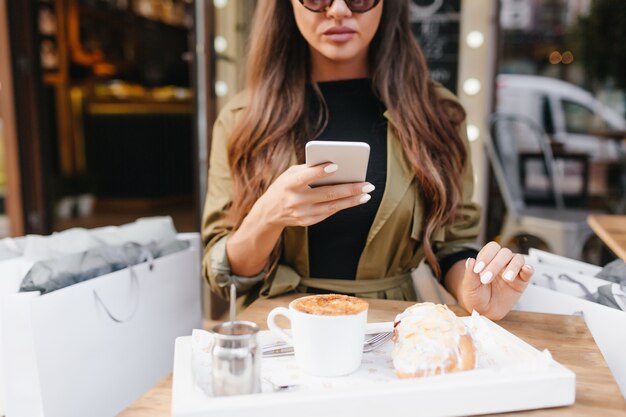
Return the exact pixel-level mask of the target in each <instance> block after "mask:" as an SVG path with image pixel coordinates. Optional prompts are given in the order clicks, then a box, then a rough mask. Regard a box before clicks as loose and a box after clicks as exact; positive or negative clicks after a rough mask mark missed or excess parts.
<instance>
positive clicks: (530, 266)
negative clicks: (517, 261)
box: [524, 265, 533, 272]
mask: <svg viewBox="0 0 626 417" xmlns="http://www.w3.org/2000/svg"><path fill="white" fill-rule="evenodd" d="M524 269H525V270H527V271H528V272H531V271H532V270H533V266H532V265H524Z"/></svg>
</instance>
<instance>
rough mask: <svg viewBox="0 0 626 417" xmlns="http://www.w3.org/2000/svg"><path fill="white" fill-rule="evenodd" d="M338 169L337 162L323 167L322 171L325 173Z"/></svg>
mask: <svg viewBox="0 0 626 417" xmlns="http://www.w3.org/2000/svg"><path fill="white" fill-rule="evenodd" d="M338 169H339V166H338V165H337V164H330V165H328V166H326V167H324V172H326V173H327V174H330V173H331V172H335V171H337V170H338Z"/></svg>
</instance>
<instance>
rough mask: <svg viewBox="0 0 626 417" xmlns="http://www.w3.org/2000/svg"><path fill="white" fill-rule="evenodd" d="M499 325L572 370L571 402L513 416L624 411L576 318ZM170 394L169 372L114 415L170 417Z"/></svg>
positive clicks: (251, 312) (537, 317) (373, 306)
mask: <svg viewBox="0 0 626 417" xmlns="http://www.w3.org/2000/svg"><path fill="white" fill-rule="evenodd" d="M296 297H297V295H295V294H294V295H288V296H284V297H279V298H275V299H271V300H257V301H255V302H254V303H253V304H252V305H251V306H250V307H248V309H247V310H245V311H244V312H243V313H242V314H240V315H239V316H238V318H239V319H241V320H250V321H254V322H256V323H258V324H259V325H260V326H261V327H262V328H263V329H266V328H267V326H266V325H265V320H266V317H267V314H268V313H269V311H270V310H271V309H272V308H274V307H278V306H286V305H287V304H288V303H289V301H291V300H292V299H294V298H296ZM369 303H370V309H369V313H368V320H369V321H371V322H381V321H393V319H394V318H395V316H396V315H397V314H398V313H400V312H402V311H403V310H404V309H405V308H406V307H407V306H409V305H411V304H412V303H408V302H403V301H386V300H370V301H369ZM451 308H452V309H453V310H454V311H455V312H456V313H457V314H459V315H466V314H467V313H466V312H465V311H463V310H462V309H460V308H459V307H456V306H451ZM498 324H499V325H501V326H502V327H504V328H505V329H507V330H508V331H510V332H512V333H514V334H515V335H517V336H518V337H520V338H522V339H524V340H525V341H526V342H528V343H530V344H531V345H533V346H534V347H536V348H537V349H545V348H547V349H549V350H550V352H551V353H552V355H553V357H554V359H555V360H557V361H558V362H560V363H561V364H563V365H565V366H566V367H568V368H569V369H571V370H572V371H573V372H575V373H576V404H574V405H572V406H570V407H559V408H551V409H543V410H532V411H527V412H518V413H515V415H524V416H541V417H546V416H568V417H569V416H581V417H582V416H603V417H604V416H607V417H608V416H620V417H624V416H625V415H626V401H625V400H624V397H623V396H622V394H621V392H620V391H619V388H618V386H617V384H616V382H615V379H614V378H613V375H612V374H611V372H610V370H609V368H608V367H607V365H606V362H605V361H604V358H603V357H602V354H601V353H600V351H599V350H598V347H597V346H596V344H595V342H594V340H593V337H592V336H591V333H589V329H587V326H586V325H585V322H584V320H583V319H582V318H581V317H578V316H561V315H555V314H539V313H525V312H516V311H514V312H511V313H509V315H508V316H507V317H506V318H505V319H503V320H500V321H499V322H498ZM171 397H172V376H171V375H170V376H168V377H167V378H166V379H164V380H163V381H161V382H160V383H159V384H158V385H157V386H155V387H154V388H152V389H151V390H150V391H148V392H147V393H146V394H145V395H144V396H143V397H141V398H140V399H139V400H137V401H136V402H135V403H134V404H133V405H131V406H130V407H129V408H128V409H127V410H125V411H124V412H122V413H121V414H119V416H118V417H165V416H169V415H170V402H171ZM503 415H507V416H510V415H512V414H503Z"/></svg>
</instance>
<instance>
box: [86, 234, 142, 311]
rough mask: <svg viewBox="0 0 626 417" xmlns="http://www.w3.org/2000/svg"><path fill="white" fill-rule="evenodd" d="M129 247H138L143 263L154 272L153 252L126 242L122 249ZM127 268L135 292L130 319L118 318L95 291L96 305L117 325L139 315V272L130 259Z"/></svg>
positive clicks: (134, 243) (127, 261)
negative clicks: (146, 263)
mask: <svg viewBox="0 0 626 417" xmlns="http://www.w3.org/2000/svg"><path fill="white" fill-rule="evenodd" d="M129 247H137V248H139V250H140V255H139V257H140V259H141V260H142V261H145V262H148V269H149V270H150V271H153V270H154V257H153V256H152V252H150V250H148V249H147V248H146V247H144V246H142V245H140V244H138V243H136V242H126V243H125V244H124V245H123V246H122V249H126V248H129ZM126 267H127V268H128V271H129V272H130V283H131V291H133V294H134V295H135V296H134V300H133V305H134V306H133V309H132V311H131V312H130V314H129V315H128V317H126V318H119V317H116V316H115V315H114V314H113V313H112V312H111V310H110V309H109V308H108V307H107V306H106V304H105V303H104V301H102V298H101V297H100V294H98V292H97V291H96V290H93V295H94V298H95V299H96V304H99V305H101V306H102V308H103V309H104V312H105V313H106V314H107V315H108V316H109V318H110V319H111V320H113V321H114V322H116V323H126V322H127V321H129V320H131V319H132V318H133V317H134V316H135V314H136V313H137V310H138V309H139V278H138V277H137V272H136V271H135V268H134V267H133V264H132V261H131V259H130V258H128V259H127V260H126Z"/></svg>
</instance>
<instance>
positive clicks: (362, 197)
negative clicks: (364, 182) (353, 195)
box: [359, 194, 372, 203]
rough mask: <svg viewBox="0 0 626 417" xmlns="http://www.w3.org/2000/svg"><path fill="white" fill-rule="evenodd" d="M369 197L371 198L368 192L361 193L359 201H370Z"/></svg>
mask: <svg viewBox="0 0 626 417" xmlns="http://www.w3.org/2000/svg"><path fill="white" fill-rule="evenodd" d="M370 198H372V196H371V195H369V194H363V195H362V196H361V198H360V199H359V201H360V202H361V203H367V202H368V201H370Z"/></svg>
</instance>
